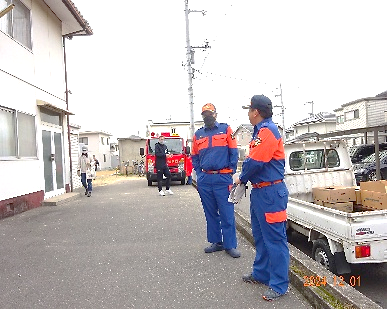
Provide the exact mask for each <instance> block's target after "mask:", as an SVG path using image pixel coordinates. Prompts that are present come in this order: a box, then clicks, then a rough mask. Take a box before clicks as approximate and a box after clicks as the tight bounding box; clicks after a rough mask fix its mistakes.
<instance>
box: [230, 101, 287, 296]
mask: <svg viewBox="0 0 387 309" xmlns="http://www.w3.org/2000/svg"><path fill="white" fill-rule="evenodd" d="M243 108H245V109H248V110H249V112H248V116H249V120H250V123H251V124H252V125H253V126H254V133H253V137H252V140H251V142H250V152H249V156H248V157H247V158H246V160H245V161H244V162H243V165H242V171H241V173H240V175H239V178H237V179H236V181H235V183H237V184H238V183H245V184H246V183H247V182H248V181H250V182H251V184H252V190H251V195H250V214H251V228H252V232H253V236H254V241H255V248H256V255H255V260H254V263H253V270H252V272H251V273H250V274H248V275H244V276H243V277H242V279H243V281H245V282H250V283H257V282H260V283H263V284H265V285H267V286H268V287H269V288H268V290H267V291H266V292H265V293H264V294H263V298H264V299H265V300H269V301H271V300H275V299H277V298H279V297H281V296H282V295H284V294H285V293H286V292H287V289H288V285H289V278H288V271H289V258H290V257H289V248H288V243H287V238H286V219H287V215H286V208H287V202H288V194H289V193H288V190H287V188H286V185H285V183H284V181H283V179H284V173H285V152H284V146H283V142H282V137H281V134H280V133H279V131H278V128H277V126H276V125H275V124H274V122H273V121H272V119H271V117H272V115H273V112H272V108H273V106H272V103H271V101H270V99H269V98H268V97H266V96H264V95H255V96H253V97H252V98H251V103H250V105H248V106H244V107H243Z"/></svg>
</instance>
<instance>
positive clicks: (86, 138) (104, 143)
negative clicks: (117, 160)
mask: <svg viewBox="0 0 387 309" xmlns="http://www.w3.org/2000/svg"><path fill="white" fill-rule="evenodd" d="M111 136H112V135H111V134H110V133H107V132H103V131H83V132H79V145H80V147H81V146H82V145H86V146H87V148H88V150H89V156H93V155H95V157H96V158H97V160H98V161H99V167H100V169H101V170H107V169H111V168H112V160H111V157H112V151H111V149H110V138H111ZM113 151H115V149H114V150H113Z"/></svg>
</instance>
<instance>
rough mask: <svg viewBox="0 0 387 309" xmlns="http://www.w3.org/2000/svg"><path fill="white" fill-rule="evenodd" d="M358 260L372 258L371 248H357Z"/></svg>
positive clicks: (367, 246)
mask: <svg viewBox="0 0 387 309" xmlns="http://www.w3.org/2000/svg"><path fill="white" fill-rule="evenodd" d="M355 253H356V258H357V259H358V258H363V257H367V256H371V247H370V246H369V245H366V246H356V247H355Z"/></svg>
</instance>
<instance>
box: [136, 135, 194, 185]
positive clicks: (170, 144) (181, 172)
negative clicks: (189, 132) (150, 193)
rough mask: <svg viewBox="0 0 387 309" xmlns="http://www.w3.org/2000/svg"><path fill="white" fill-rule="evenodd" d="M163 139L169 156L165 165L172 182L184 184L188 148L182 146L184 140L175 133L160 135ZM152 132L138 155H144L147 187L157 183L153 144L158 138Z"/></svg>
mask: <svg viewBox="0 0 387 309" xmlns="http://www.w3.org/2000/svg"><path fill="white" fill-rule="evenodd" d="M160 135H163V136H164V137H165V141H164V144H165V145H166V146H167V149H168V151H169V154H170V155H171V156H167V164H168V167H169V170H170V172H171V176H172V178H171V180H172V181H180V183H181V184H182V185H184V184H185V176H186V162H187V154H189V153H190V147H189V146H186V145H185V144H184V139H183V138H181V137H180V136H179V135H178V134H175V133H168V132H167V133H161V134H160ZM160 135H157V136H156V134H155V133H154V132H152V133H151V137H150V138H148V139H147V140H146V145H145V151H144V148H140V155H141V156H144V155H145V172H146V179H147V180H148V186H151V185H152V182H155V181H157V171H156V169H155V162H156V156H155V144H156V143H157V142H158V141H159V136H160Z"/></svg>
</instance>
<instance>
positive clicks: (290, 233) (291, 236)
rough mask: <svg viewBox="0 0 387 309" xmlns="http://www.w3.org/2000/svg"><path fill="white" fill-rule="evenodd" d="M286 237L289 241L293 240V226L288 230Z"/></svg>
mask: <svg viewBox="0 0 387 309" xmlns="http://www.w3.org/2000/svg"><path fill="white" fill-rule="evenodd" d="M286 237H287V239H288V242H290V241H292V238H293V229H291V228H288V229H287V230H286Z"/></svg>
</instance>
